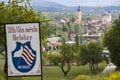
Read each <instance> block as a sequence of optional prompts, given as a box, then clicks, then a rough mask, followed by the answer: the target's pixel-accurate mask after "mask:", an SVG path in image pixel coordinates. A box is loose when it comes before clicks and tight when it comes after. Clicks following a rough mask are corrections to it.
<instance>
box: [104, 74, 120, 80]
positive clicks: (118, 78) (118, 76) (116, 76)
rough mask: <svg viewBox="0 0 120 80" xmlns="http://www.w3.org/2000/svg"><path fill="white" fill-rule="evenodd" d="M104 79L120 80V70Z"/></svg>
mask: <svg viewBox="0 0 120 80" xmlns="http://www.w3.org/2000/svg"><path fill="white" fill-rule="evenodd" d="M103 79H104V80H120V72H115V73H113V74H111V75H110V76H108V77H104V78H103Z"/></svg>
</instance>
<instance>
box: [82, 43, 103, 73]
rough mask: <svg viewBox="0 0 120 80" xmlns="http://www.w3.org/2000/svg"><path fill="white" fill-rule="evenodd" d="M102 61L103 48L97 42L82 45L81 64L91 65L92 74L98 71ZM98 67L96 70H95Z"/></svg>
mask: <svg viewBox="0 0 120 80" xmlns="http://www.w3.org/2000/svg"><path fill="white" fill-rule="evenodd" d="M101 61H102V47H101V46H100V45H99V44H98V43H96V42H90V43H88V44H82V45H81V46H80V62H81V64H83V65H85V64H87V63H89V67H90V70H91V73H95V72H96V70H97V69H98V63H100V62H101ZM95 66H96V68H95Z"/></svg>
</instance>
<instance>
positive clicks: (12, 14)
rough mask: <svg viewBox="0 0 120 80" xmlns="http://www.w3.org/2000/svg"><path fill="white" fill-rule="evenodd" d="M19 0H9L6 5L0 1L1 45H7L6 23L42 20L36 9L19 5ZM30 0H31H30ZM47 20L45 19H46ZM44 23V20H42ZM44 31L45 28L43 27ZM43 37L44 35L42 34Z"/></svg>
mask: <svg viewBox="0 0 120 80" xmlns="http://www.w3.org/2000/svg"><path fill="white" fill-rule="evenodd" d="M16 1H17V0H12V1H11V0H9V3H8V4H7V5H6V4H4V2H3V3H0V46H2V47H4V46H5V34H4V27H3V26H4V24H5V23H18V22H19V23H20V22H41V21H42V20H41V19H40V18H39V16H38V15H37V13H36V12H35V11H34V10H31V9H30V10H29V9H26V8H25V7H23V6H20V5H18V2H16ZM28 1H29V0H28ZM44 22H45V21H44ZM41 23H43V22H41ZM41 30H43V31H41V32H44V31H45V29H41ZM43 35H45V34H43ZM42 39H43V36H42ZM6 67H7V65H6V61H5V66H4V72H6V69H7V68H6Z"/></svg>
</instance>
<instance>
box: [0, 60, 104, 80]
mask: <svg viewBox="0 0 120 80" xmlns="http://www.w3.org/2000/svg"><path fill="white" fill-rule="evenodd" d="M105 66H106V64H105V63H104V62H102V63H101V64H99V71H98V74H97V75H91V73H90V70H89V66H88V65H85V66H72V68H71V70H70V72H69V73H68V76H67V77H64V75H63V73H62V71H61V69H60V68H59V67H57V66H43V79H44V80H74V79H75V78H76V77H77V76H78V75H87V76H90V77H91V79H92V80H102V77H103V76H104V75H102V74H101V72H102V70H103V69H104V68H105ZM3 67H4V60H1V59H0V80H6V77H5V75H4V74H3ZM40 78H41V77H10V78H9V80H41V79H40Z"/></svg>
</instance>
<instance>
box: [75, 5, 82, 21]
mask: <svg viewBox="0 0 120 80" xmlns="http://www.w3.org/2000/svg"><path fill="white" fill-rule="evenodd" d="M76 17H77V19H76V22H77V23H80V22H81V21H82V12H81V10H80V6H79V7H78V11H77V15H76Z"/></svg>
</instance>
